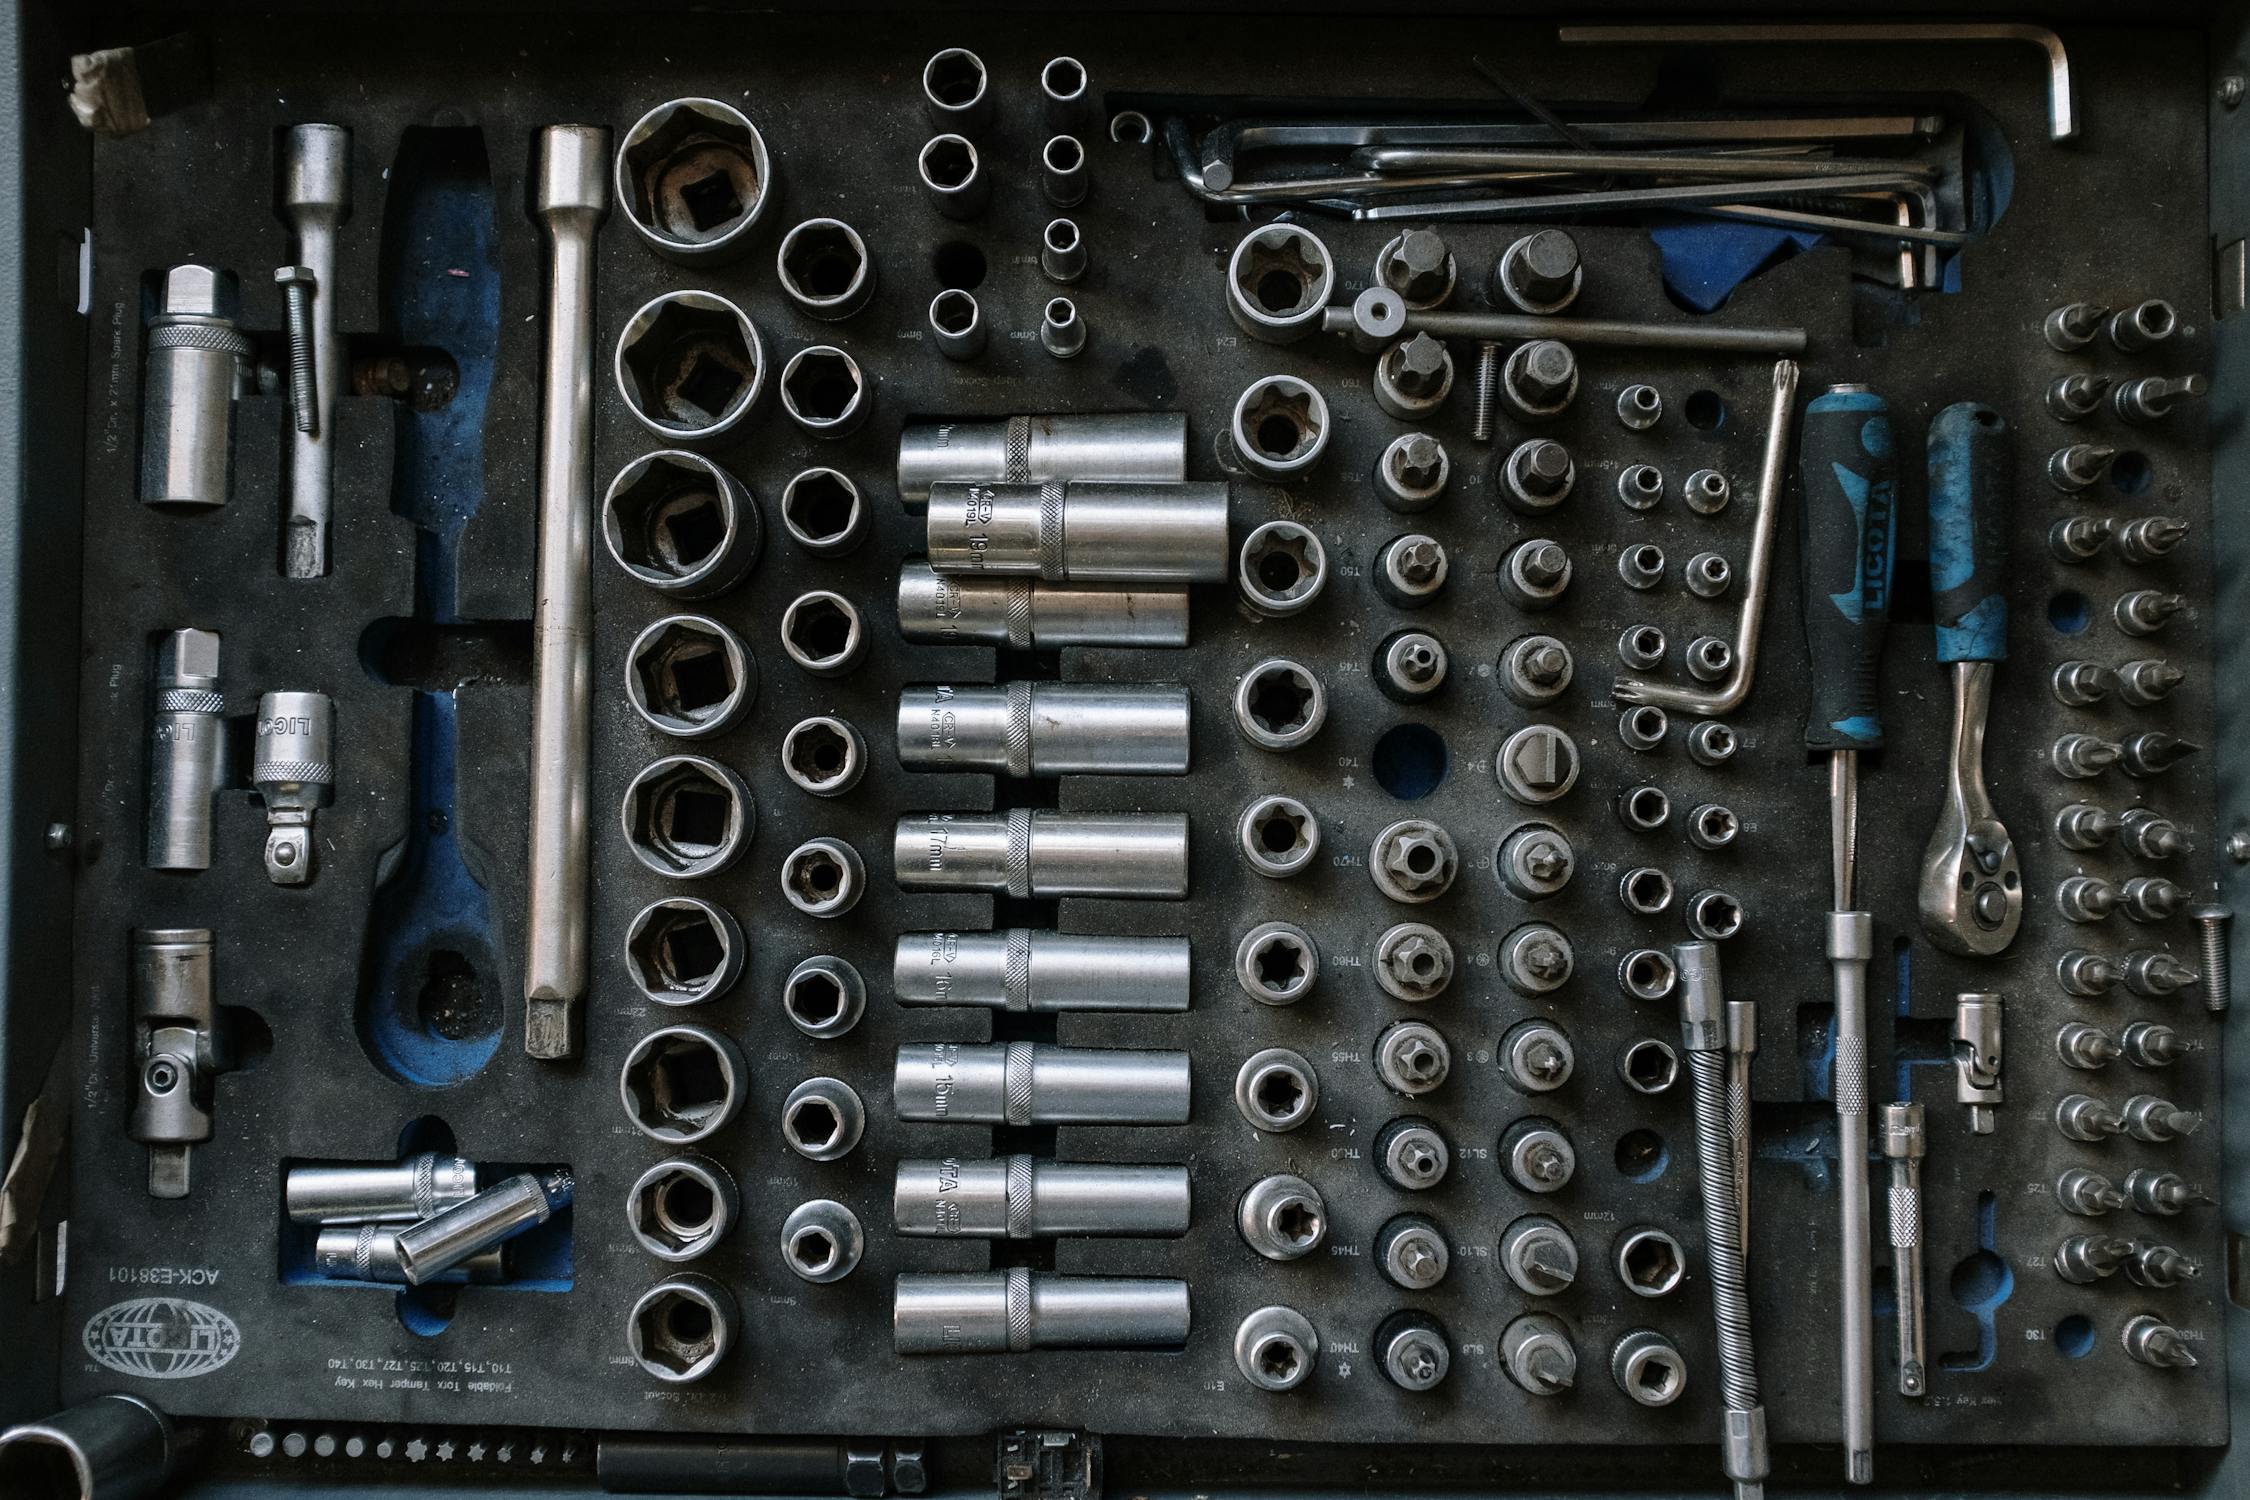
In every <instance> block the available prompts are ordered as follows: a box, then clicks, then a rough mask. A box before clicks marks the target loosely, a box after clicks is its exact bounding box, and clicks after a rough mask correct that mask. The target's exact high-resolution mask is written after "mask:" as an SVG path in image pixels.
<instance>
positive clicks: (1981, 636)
mask: <svg viewBox="0 0 2250 1500" xmlns="http://www.w3.org/2000/svg"><path fill="white" fill-rule="evenodd" d="M2015 483H2016V450H2015V447H2014V445H2013V444H2012V443H2010V442H2009V440H2008V424H2007V423H2006V422H2005V421H2003V420H2002V419H2001V416H2000V413H1998V412H1996V411H1994V410H1993V409H1992V408H1991V407H1989V406H1979V405H1978V404H1977V403H1976V402H1974V401H1962V402H1958V403H1956V404H1955V405H1952V406H1949V407H1947V408H1946V409H1945V410H1944V411H1941V412H1939V413H1938V414H1937V415H1936V416H1935V417H1933V418H1931V420H1930V608H1931V611H1932V613H1933V614H1934V616H1935V618H1936V620H1937V658H1938V660H1939V661H2006V660H2007V659H2008V594H2007V579H2006V575H2007V570H2008V496H2009V495H2010V493H2011V492H2012V491H2013V490H2014V489H2015Z"/></svg>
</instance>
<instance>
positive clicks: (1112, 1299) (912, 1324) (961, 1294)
mask: <svg viewBox="0 0 2250 1500" xmlns="http://www.w3.org/2000/svg"><path fill="white" fill-rule="evenodd" d="M1189 1322H1190V1319H1189V1314H1188V1284H1187V1283H1186V1282H1185V1281H1176V1280H1172V1279H1169V1278H1160V1277H1140V1276H1059V1275H1055V1274H1053V1273H1051V1272H1046V1271H1031V1270H1026V1269H1025V1268H1023V1267H1021V1266H1017V1267H1014V1268H1012V1269H1009V1270H1006V1271H970V1272H963V1273H935V1272H912V1271H910V1272H905V1273H902V1274H901V1275H900V1276H899V1278H898V1283H897V1289H896V1291H895V1293H894V1294H893V1299H892V1304H891V1335H892V1346H893V1347H894V1348H895V1349H896V1350H897V1352H898V1353H900V1354H998V1353H1019V1352H1021V1351H1024V1350H1027V1349H1154V1348H1175V1347H1177V1346H1179V1345H1181V1344H1184V1343H1186V1342H1187V1336H1188V1328H1189Z"/></svg>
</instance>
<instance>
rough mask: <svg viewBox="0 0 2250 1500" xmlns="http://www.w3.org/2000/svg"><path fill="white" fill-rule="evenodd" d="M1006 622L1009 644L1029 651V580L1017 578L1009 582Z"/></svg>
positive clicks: (1030, 613)
mask: <svg viewBox="0 0 2250 1500" xmlns="http://www.w3.org/2000/svg"><path fill="white" fill-rule="evenodd" d="M1006 624H1007V630H1008V644H1009V646H1010V647H1012V648H1013V649H1015V650H1017V651H1029V650H1030V649H1031V648H1032V645H1033V644H1034V642H1033V638H1032V605H1031V582H1030V580H1028V579H1020V578H1019V579H1017V580H1015V581H1014V582H1012V583H1011V584H1009V586H1008V613H1007V619H1006Z"/></svg>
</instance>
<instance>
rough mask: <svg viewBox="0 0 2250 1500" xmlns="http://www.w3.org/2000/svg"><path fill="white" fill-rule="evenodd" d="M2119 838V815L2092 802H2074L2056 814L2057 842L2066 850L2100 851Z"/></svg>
mask: <svg viewBox="0 0 2250 1500" xmlns="http://www.w3.org/2000/svg"><path fill="white" fill-rule="evenodd" d="M2116 836H2117V815H2116V814H2114V813H2112V812H2110V811H2109V810H2108V809H2107V808H2103V807H2096V806H2095V805H2094V804H2093V803H2091V802H2073V803H2071V804H2070V805H2069V806H2068V807H2066V808H2064V809H2063V810H2062V811H2061V812H2059V813H2056V814H2055V842H2056V843H2058V844H2060V845H2062V846H2063V847H2064V848H2065V849H2077V850H2081V851H2083V850H2087V849H2099V848H2100V847H2101V846H2102V845H2104V844H2106V843H2108V842H2109V841H2110V840H2111V839H2113V838H2115V837H2116Z"/></svg>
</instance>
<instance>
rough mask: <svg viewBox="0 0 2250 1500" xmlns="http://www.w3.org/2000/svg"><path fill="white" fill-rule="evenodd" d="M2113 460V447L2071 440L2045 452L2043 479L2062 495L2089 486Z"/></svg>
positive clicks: (2107, 470)
mask: <svg viewBox="0 0 2250 1500" xmlns="http://www.w3.org/2000/svg"><path fill="white" fill-rule="evenodd" d="M2116 459H2117V450H2116V449H2115V448H2106V447H2102V446H2100V445H2098V444H2095V443H2071V444H2069V445H2068V446H2066V447H2062V448H2057V449H2056V450H2055V451H2054V452H2052V453H2050V454H2048V455H2047V482H2048V483H2049V484H2052V485H2053V486H2054V487H2055V488H2056V489H2058V490H2061V491H2062V492H2063V493H2064V494H2066V495H2075V494H2077V493H2078V492H2079V491H2080V490H2084V489H2090V488H2092V486H2093V485H2094V484H2095V483H2096V482H2097V481H2099V480H2100V479H2101V477H2102V476H2103V475H2104V474H2107V473H2108V472H2109V466H2110V465H2111V464H2112V463H2114V462H2115V461H2116Z"/></svg>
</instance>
